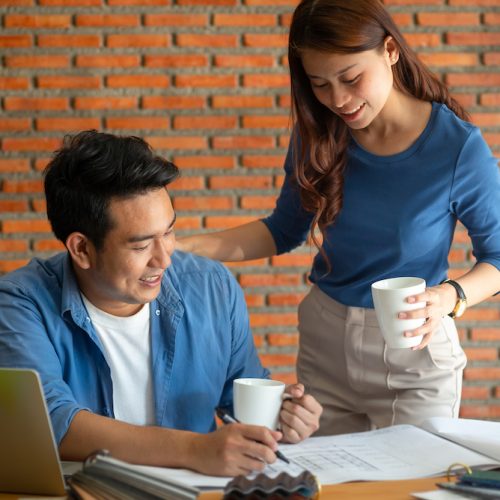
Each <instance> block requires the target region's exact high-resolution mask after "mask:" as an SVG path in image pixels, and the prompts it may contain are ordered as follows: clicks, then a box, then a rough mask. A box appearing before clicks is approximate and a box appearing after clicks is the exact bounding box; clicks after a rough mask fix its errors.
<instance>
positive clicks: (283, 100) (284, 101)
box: [278, 94, 292, 108]
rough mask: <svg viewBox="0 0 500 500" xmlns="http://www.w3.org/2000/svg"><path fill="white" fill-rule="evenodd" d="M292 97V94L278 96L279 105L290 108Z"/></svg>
mask: <svg viewBox="0 0 500 500" xmlns="http://www.w3.org/2000/svg"><path fill="white" fill-rule="evenodd" d="M291 101H292V99H291V97H290V95H289V94H288V95H280V96H279V97H278V105H279V106H280V107H282V108H290V106H291Z"/></svg>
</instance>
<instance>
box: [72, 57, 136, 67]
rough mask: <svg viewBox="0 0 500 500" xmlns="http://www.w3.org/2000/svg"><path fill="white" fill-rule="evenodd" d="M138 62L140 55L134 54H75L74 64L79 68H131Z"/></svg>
mask: <svg viewBox="0 0 500 500" xmlns="http://www.w3.org/2000/svg"><path fill="white" fill-rule="evenodd" d="M139 64H140V57H139V56H138V55H136V54H113V55H106V56H100V55H99V56H97V55H87V54H80V55H78V56H76V65H77V66H78V67H80V68H133V67H135V66H139Z"/></svg>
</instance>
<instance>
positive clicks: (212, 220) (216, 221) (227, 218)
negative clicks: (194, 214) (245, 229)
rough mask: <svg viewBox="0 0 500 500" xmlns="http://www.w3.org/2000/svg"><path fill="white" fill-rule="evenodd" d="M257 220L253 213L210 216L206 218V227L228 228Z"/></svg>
mask: <svg viewBox="0 0 500 500" xmlns="http://www.w3.org/2000/svg"><path fill="white" fill-rule="evenodd" d="M254 220H255V216H252V215H224V216H220V217H219V216H209V217H206V219H205V227H206V228H207V229H227V228H230V227H234V226H240V225H241V224H247V223H248V222H252V221H254Z"/></svg>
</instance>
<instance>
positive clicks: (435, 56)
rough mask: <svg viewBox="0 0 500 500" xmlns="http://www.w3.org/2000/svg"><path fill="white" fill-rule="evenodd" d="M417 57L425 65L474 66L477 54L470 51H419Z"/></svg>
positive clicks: (476, 62)
mask: <svg viewBox="0 0 500 500" xmlns="http://www.w3.org/2000/svg"><path fill="white" fill-rule="evenodd" d="M418 57H419V58H420V59H421V60H422V61H423V62H424V63H425V64H426V65H427V66H439V67H442V66H476V65H477V64H479V61H478V55H477V54H473V53H470V52H427V53H425V52H421V53H419V54H418Z"/></svg>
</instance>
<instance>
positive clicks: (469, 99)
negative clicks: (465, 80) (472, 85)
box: [453, 93, 477, 108]
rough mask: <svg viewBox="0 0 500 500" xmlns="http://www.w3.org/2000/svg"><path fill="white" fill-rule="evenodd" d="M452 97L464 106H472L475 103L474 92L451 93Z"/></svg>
mask: <svg viewBox="0 0 500 500" xmlns="http://www.w3.org/2000/svg"><path fill="white" fill-rule="evenodd" d="M453 97H454V98H455V99H456V100H457V101H458V102H459V103H460V104H461V105H462V106H463V107H464V108H472V107H473V106H476V105H477V96H476V94H465V93H459V94H458V93H453Z"/></svg>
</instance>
